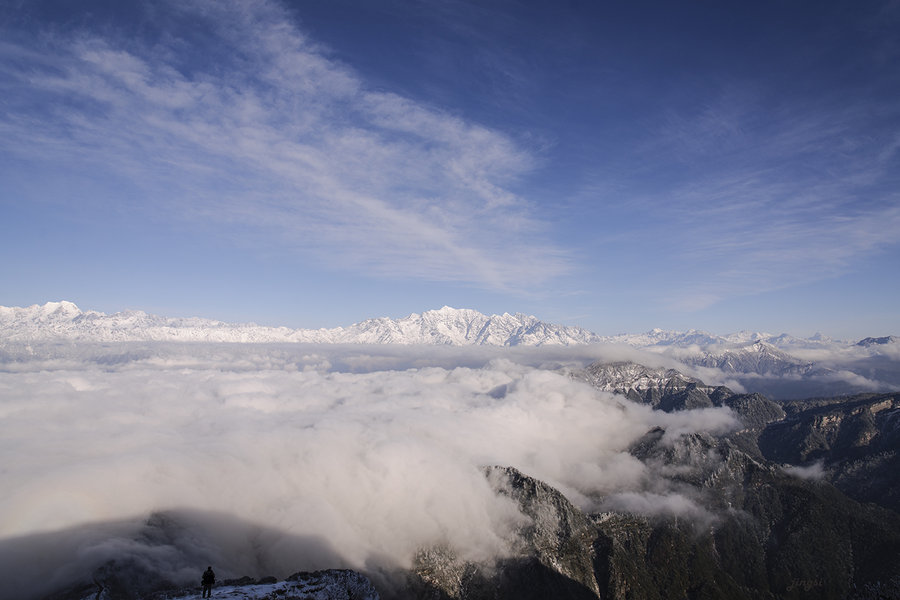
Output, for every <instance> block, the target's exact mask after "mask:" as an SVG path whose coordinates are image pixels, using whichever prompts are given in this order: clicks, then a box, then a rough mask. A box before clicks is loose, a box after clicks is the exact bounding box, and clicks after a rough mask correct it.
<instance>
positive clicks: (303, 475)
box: [0, 344, 736, 598]
mask: <svg viewBox="0 0 900 600" xmlns="http://www.w3.org/2000/svg"><path fill="white" fill-rule="evenodd" d="M605 352H609V350H606V351H605ZM603 353H604V350H603V349H598V348H594V349H588V348H580V349H570V350H566V349H560V348H555V349H536V348H530V349H525V348H523V349H518V350H514V349H498V348H486V349H471V348H468V349H458V348H434V347H431V348H422V347H405V348H404V347H371V346H368V347H367V346H305V345H304V346H300V345H250V344H248V345H236V344H231V345H196V344H155V345H154V344H58V345H51V344H48V345H42V346H21V347H17V348H9V347H7V348H6V349H4V351H3V353H2V354H0V452H2V456H3V457H4V464H3V467H2V468H0V580H2V581H4V582H5V587H4V589H5V590H7V591H10V590H11V593H13V594H14V596H15V597H17V598H29V597H40V596H41V595H42V594H45V593H47V591H48V590H52V589H56V588H59V587H61V586H64V585H67V584H70V583H72V582H75V581H85V580H86V581H90V577H91V574H92V573H93V572H94V571H95V570H96V569H97V568H98V567H100V566H101V565H103V564H105V563H106V562H108V561H110V560H116V561H120V562H122V561H125V562H127V561H131V562H132V563H135V564H138V565H140V566H141V567H143V568H145V569H146V570H147V571H149V572H157V573H165V574H166V575H167V577H169V578H170V579H171V580H172V581H175V582H177V583H194V582H195V580H196V579H197V578H198V577H199V574H200V572H201V571H202V570H203V569H204V568H205V567H206V565H207V564H215V565H216V567H217V568H218V570H219V573H220V577H239V576H242V575H251V576H262V575H266V574H273V575H276V576H281V577H283V576H286V575H288V574H290V573H292V572H295V571H298V570H307V569H317V568H330V567H349V568H355V569H359V570H363V571H366V572H370V573H371V572H377V571H379V570H383V571H390V570H391V569H402V568H405V567H409V566H410V565H411V564H412V561H413V559H414V556H415V554H416V552H417V551H418V550H420V549H421V548H423V547H427V546H430V545H434V544H446V545H449V546H450V547H452V548H454V549H455V550H456V551H457V552H458V554H459V555H460V556H462V557H464V558H469V559H474V560H481V559H488V558H490V557H496V556H502V555H503V554H504V553H506V552H508V551H509V547H508V545H509V542H510V540H511V539H512V532H513V531H514V530H515V528H516V526H517V525H519V524H521V523H522V519H524V517H523V516H522V515H521V514H520V513H519V512H518V509H517V507H516V506H515V505H514V504H513V503H512V502H511V501H510V500H509V499H508V498H507V497H505V496H502V495H498V494H497V493H496V492H495V491H494V490H493V489H492V487H491V486H490V484H489V482H488V480H487V479H486V477H485V476H484V471H483V467H485V466H487V465H503V466H513V467H516V468H518V469H520V470H521V471H523V472H525V473H526V474H528V475H531V476H533V477H536V478H538V479H541V480H543V481H545V482H547V483H549V484H551V485H553V486H555V487H557V488H558V489H559V490H561V491H562V492H563V493H564V494H565V495H566V496H567V497H568V498H569V499H570V500H572V501H573V502H574V503H576V504H577V505H579V506H580V507H582V508H583V509H585V510H596V509H598V508H601V507H603V506H614V507H616V508H620V509H621V508H627V507H631V508H632V510H635V511H638V512H645V513H652V512H654V511H662V512H665V511H667V510H678V511H682V512H684V510H685V508H684V506H685V503H688V504H690V502H691V501H690V499H687V498H684V497H681V496H679V495H678V493H677V492H675V491H671V492H667V491H666V490H665V489H662V490H661V489H660V487H659V485H658V484H655V483H654V482H652V481H650V480H651V479H652V478H653V477H654V474H653V473H651V472H649V471H648V467H647V466H646V465H645V464H644V463H641V462H640V461H638V460H637V459H635V458H634V457H633V456H631V455H630V454H629V453H628V452H627V448H628V447H629V445H630V444H632V443H633V442H634V441H636V440H637V439H639V438H640V437H641V436H642V435H644V434H645V433H646V432H647V431H648V430H650V429H652V428H654V427H663V428H665V429H666V431H667V435H668V436H669V437H670V438H674V437H675V436H678V435H681V434H683V433H689V432H693V431H709V432H712V433H722V432H725V431H728V430H730V429H731V428H733V427H734V426H735V425H736V421H735V419H734V416H733V415H732V414H731V413H730V412H729V411H727V410H725V409H706V410H699V411H685V412H681V413H675V414H667V413H663V412H660V411H653V410H650V409H649V408H648V407H647V406H644V405H638V404H633V403H630V402H628V401H626V400H624V399H623V398H622V397H617V396H613V395H611V394H607V393H603V392H600V391H597V390H595V389H593V388H591V387H590V386H588V385H587V384H585V383H582V382H579V381H576V380H574V379H573V378H571V377H569V376H568V375H567V371H568V369H571V368H577V367H578V366H582V365H584V364H587V363H589V362H591V361H593V360H597V359H601V358H604V359H610V358H613V357H610V356H602V354H603ZM632 358H633V357H632ZM651 490H652V493H651ZM671 507H676V508H671ZM688 508H691V507H690V506H689V507H688ZM3 593H4V594H5V593H6V592H3Z"/></svg>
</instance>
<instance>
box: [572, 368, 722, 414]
mask: <svg viewBox="0 0 900 600" xmlns="http://www.w3.org/2000/svg"><path fill="white" fill-rule="evenodd" d="M574 377H575V378H577V379H581V380H583V381H587V382H588V383H590V384H591V385H592V386H594V387H595V388H597V389H599V390H603V391H605V392H612V393H616V394H622V395H624V396H625V397H627V398H628V399H629V400H632V401H634V402H641V403H644V404H649V405H650V406H652V407H653V408H659V409H660V410H665V411H667V412H670V411H672V410H681V409H686V408H703V407H709V406H716V405H717V402H716V401H714V400H713V399H712V397H711V396H713V397H715V398H716V399H717V401H718V404H721V396H722V395H723V394H727V395H731V391H730V390H728V388H725V387H718V388H714V387H711V386H708V385H706V384H704V383H703V382H702V381H700V380H699V379H695V378H693V377H688V376H687V375H684V374H682V373H680V372H678V371H676V370H675V369H662V368H655V369H654V368H650V367H645V366H644V365H639V364H637V363H633V362H625V361H619V362H610V363H605V362H597V363H594V364H592V365H589V366H588V367H587V368H585V369H584V370H583V371H579V372H576V373H575V374H574Z"/></svg>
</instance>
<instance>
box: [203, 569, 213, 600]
mask: <svg viewBox="0 0 900 600" xmlns="http://www.w3.org/2000/svg"><path fill="white" fill-rule="evenodd" d="M215 582H216V574H215V573H213V570H212V567H206V570H205V571H204V572H203V578H202V579H201V580H200V583H202V584H203V595H202V597H203V598H211V597H212V586H213V584H214V583H215Z"/></svg>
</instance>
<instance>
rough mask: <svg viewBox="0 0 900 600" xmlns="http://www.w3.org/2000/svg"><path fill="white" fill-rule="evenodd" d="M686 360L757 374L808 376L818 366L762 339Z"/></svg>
mask: <svg viewBox="0 0 900 600" xmlns="http://www.w3.org/2000/svg"><path fill="white" fill-rule="evenodd" d="M684 362H686V363H688V364H692V365H697V366H703V367H712V368H715V369H719V370H720V371H722V372H724V373H756V374H759V375H775V376H784V375H809V374H811V373H812V372H813V371H814V370H815V369H816V366H815V365H814V364H813V363H812V362H809V361H804V360H800V359H798V358H795V357H793V356H791V355H790V354H788V353H787V352H783V351H781V350H779V349H778V348H776V347H775V346H773V345H771V344H768V343H766V342H762V341H757V342H754V343H752V344H749V345H746V346H740V347H737V348H726V349H724V350H721V351H717V352H702V353H700V354H698V355H695V356H689V357H686V358H685V360H684Z"/></svg>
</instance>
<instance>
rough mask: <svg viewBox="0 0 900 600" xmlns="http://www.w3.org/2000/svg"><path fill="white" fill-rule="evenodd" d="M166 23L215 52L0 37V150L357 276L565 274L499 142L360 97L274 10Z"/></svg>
mask: <svg viewBox="0 0 900 600" xmlns="http://www.w3.org/2000/svg"><path fill="white" fill-rule="evenodd" d="M179 12H183V13H184V15H181V16H182V17H184V16H189V17H190V19H192V21H193V26H194V27H196V28H199V29H201V30H203V31H205V32H206V33H208V34H209V36H210V37H211V38H212V40H213V41H212V42H207V45H205V46H201V45H198V44H199V42H190V41H186V40H179V39H172V38H171V37H166V36H163V37H162V38H161V40H157V42H156V45H150V44H147V45H144V44H143V43H142V41H141V40H122V39H113V38H111V37H105V38H100V37H97V36H96V35H93V33H92V32H79V33H78V34H77V35H68V36H65V35H62V34H56V35H55V36H53V37H48V38H47V39H46V40H44V42H45V43H44V49H45V52H44V53H43V55H42V56H40V57H37V56H35V54H34V53H32V51H31V49H30V48H23V47H17V46H14V45H12V44H5V45H4V46H3V47H2V53H3V55H5V56H8V57H15V58H16V60H15V61H10V66H8V67H6V68H5V69H4V70H5V75H6V77H7V81H9V82H10V83H8V84H7V86H6V93H7V94H8V95H9V96H10V97H12V101H11V102H9V105H10V106H11V107H12V109H11V110H10V111H9V112H8V113H7V114H6V116H5V117H4V118H3V119H2V120H0V132H2V133H3V135H4V138H5V140H6V142H5V143H4V144H3V148H4V151H5V152H8V153H11V154H13V155H16V156H19V157H25V158H28V159H29V160H34V161H38V160H40V161H43V162H42V164H48V163H49V164H53V163H54V162H59V163H60V164H72V161H78V164H80V165H85V164H86V165H88V168H89V169H90V171H91V172H94V173H97V174H98V177H103V176H104V175H103V174H104V173H107V172H108V173H112V174H115V175H119V176H125V177H129V178H131V179H133V180H134V181H136V182H137V183H138V185H139V186H141V187H142V188H143V189H144V190H145V191H146V193H147V195H148V199H147V202H149V203H150V205H151V206H149V207H146V206H145V207H144V209H149V210H151V211H154V212H155V211H159V210H164V211H166V212H167V213H173V214H177V215H180V216H181V217H185V216H187V217H192V218H211V219H215V220H220V221H226V222H232V223H249V224H250V225H253V226H256V227H261V228H262V229H263V231H264V232H267V233H264V234H255V235H257V236H258V237H256V238H253V241H252V242H251V243H256V244H262V245H266V244H271V243H275V244H276V245H277V246H279V247H285V246H286V247H288V248H291V249H293V250H295V251H299V252H305V253H312V254H313V255H315V256H316V257H317V258H319V259H321V260H324V261H325V262H326V263H328V264H331V265H338V266H342V267H344V268H347V269H351V270H355V271H364V272H367V273H373V274H379V275H386V276H391V277H414V278H427V279H434V280H454V281H466V282H472V283H475V284H478V285H481V286H487V287H491V288H497V289H508V288H512V287H515V286H517V285H520V284H521V285H523V286H525V287H529V286H532V285H535V284H537V283H541V282H545V281H546V280H548V279H549V278H551V277H553V276H555V275H557V274H559V273H560V272H563V271H565V270H566V269H567V266H566V265H567V259H566V257H565V256H564V252H563V251H562V250H561V249H560V248H557V247H554V246H552V245H551V244H549V243H547V242H545V241H542V239H543V236H544V232H542V226H541V225H540V224H539V223H538V221H537V220H536V219H535V218H534V217H533V216H532V214H531V207H530V206H529V205H528V203H527V202H526V201H525V200H524V199H523V198H521V197H519V196H517V195H516V194H515V193H514V192H512V191H511V189H510V187H509V185H510V184H511V183H514V182H515V181H516V180H518V179H519V178H521V177H522V176H523V175H524V174H526V173H527V172H528V171H529V169H530V168H531V167H532V166H533V160H532V158H531V157H530V156H529V154H528V153H527V152H526V151H524V150H523V149H522V148H520V147H518V146H517V145H516V143H514V142H513V141H512V140H511V139H509V138H508V137H506V136H505V135H503V134H502V133H500V132H497V131H493V130H490V129H488V128H486V127H482V126H480V125H478V124H473V123H469V122H466V121H465V120H464V119H462V118H460V117H455V116H452V115H449V114H446V113H444V112H442V111H441V110H439V109H436V108H434V107H428V106H423V105H421V104H417V103H416V102H415V101H413V100H411V99H409V98H404V97H402V96H399V95H397V94H393V93H390V92H383V91H375V90H370V89H367V88H366V85H365V82H364V80H363V79H362V78H361V77H360V76H359V75H357V74H356V73H354V72H353V71H352V70H351V69H349V68H347V67H346V66H343V65H341V64H339V63H337V62H336V61H334V60H332V59H330V58H328V57H327V55H326V53H325V52H324V51H322V50H321V49H320V48H317V47H316V46H315V45H314V44H312V43H311V42H310V41H309V40H308V39H307V38H306V37H305V36H304V35H303V33H302V32H300V31H299V30H298V29H297V28H296V27H295V26H294V25H293V24H292V23H291V22H290V19H289V17H288V15H287V14H286V13H285V11H284V10H283V9H281V8H280V7H279V6H277V5H275V4H273V3H270V2H244V3H238V4H235V3H229V4H228V5H221V4H217V3H209V2H202V1H197V2H191V3H188V4H187V5H185V6H181V5H178V6H175V5H168V6H166V7H165V8H164V9H163V10H162V13H164V14H162V15H161V19H162V17H165V18H174V15H176V14H177V13H179ZM162 20H163V21H164V20H165V19H162ZM192 44H193V45H192ZM201 56H202V58H198V57H201ZM22 63H24V65H25V66H24V67H22V66H19V67H16V66H12V65H22ZM164 191H165V195H163V194H162V193H163V192H164ZM272 232H274V233H275V236H274V239H275V241H274V242H273V241H272V238H273V235H272ZM247 235H251V234H247ZM251 237H252V235H251Z"/></svg>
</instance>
